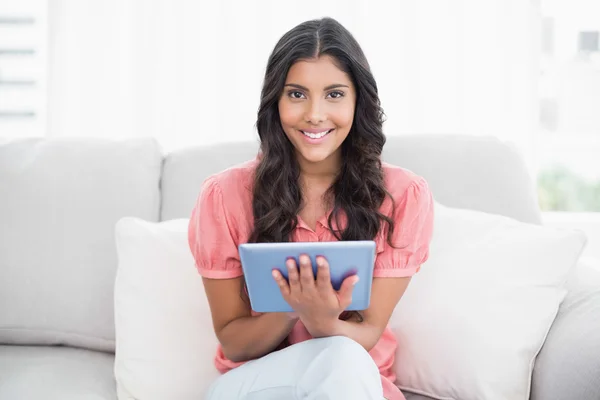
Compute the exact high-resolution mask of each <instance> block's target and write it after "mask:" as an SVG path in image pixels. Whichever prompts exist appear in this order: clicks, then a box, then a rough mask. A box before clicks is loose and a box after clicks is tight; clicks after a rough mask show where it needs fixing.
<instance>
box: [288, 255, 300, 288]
mask: <svg viewBox="0 0 600 400" xmlns="http://www.w3.org/2000/svg"><path fill="white" fill-rule="evenodd" d="M285 265H286V266H287V269H288V282H289V284H290V291H291V292H292V293H300V292H301V291H302V289H301V286H300V275H299V273H298V267H297V266H296V261H295V260H294V259H293V258H289V259H288V260H287V261H286V262H285Z"/></svg>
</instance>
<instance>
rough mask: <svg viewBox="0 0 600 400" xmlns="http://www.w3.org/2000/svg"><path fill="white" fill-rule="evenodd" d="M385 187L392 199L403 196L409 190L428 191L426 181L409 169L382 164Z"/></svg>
mask: <svg viewBox="0 0 600 400" xmlns="http://www.w3.org/2000/svg"><path fill="white" fill-rule="evenodd" d="M381 164H382V168H383V179H384V183H385V187H386V189H387V190H388V192H390V194H391V195H392V196H393V197H394V198H399V197H401V196H403V195H404V194H405V193H406V192H407V191H408V189H409V188H411V187H413V188H414V187H416V188H419V189H428V185H427V181H426V180H425V178H423V177H422V176H420V175H418V174H416V173H415V172H413V171H411V170H410V169H407V168H403V167H400V166H398V165H393V164H390V163H386V162H382V163H381Z"/></svg>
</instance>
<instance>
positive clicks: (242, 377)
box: [207, 336, 383, 400]
mask: <svg viewBox="0 0 600 400" xmlns="http://www.w3.org/2000/svg"><path fill="white" fill-rule="evenodd" d="M351 398H360V399H365V400H368V399H376V400H380V399H382V398H383V394H382V388H381V379H380V376H379V371H378V369H377V366H376V365H375V363H374V362H373V359H372V358H371V356H370V355H369V353H368V352H367V351H366V350H365V349H363V348H362V346H360V345H359V344H358V343H356V342H354V341H353V340H352V339H349V338H345V337H341V336H336V337H328V338H320V339H311V340H307V341H305V342H302V343H298V344H295V345H292V346H290V347H288V348H286V349H283V350H280V351H277V352H273V353H271V354H268V355H266V356H264V357H262V358H260V359H257V360H252V361H249V362H247V363H245V364H243V365H241V366H240V367H237V368H235V369H233V370H231V371H229V372H227V373H226V374H224V375H222V376H221V377H219V378H218V379H217V380H216V381H215V382H214V383H213V385H212V386H211V388H210V390H209V394H208V396H207V399H208V400H216V399H232V400H234V399H239V400H242V399H243V400H258V399H260V400H270V399H277V400H279V399H306V400H313V399H314V400H325V399H331V400H334V399H336V400H337V399H351Z"/></svg>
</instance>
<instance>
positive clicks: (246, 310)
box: [189, 18, 433, 400]
mask: <svg viewBox="0 0 600 400" xmlns="http://www.w3.org/2000/svg"><path fill="white" fill-rule="evenodd" d="M382 124H383V111H382V109H381V106H380V101H379V95H378V90H377V84H376V82H375V79H374V77H373V75H372V73H371V70H370V67H369V64H368V62H367V60H366V58H365V55H364V54H363V52H362V50H361V48H360V46H359V44H358V43H357V42H356V40H355V39H354V37H353V36H352V35H351V34H350V32H348V31H347V30H346V29H345V28H344V27H343V26H342V25H341V24H339V23H338V22H337V21H336V20H334V19H331V18H323V19H320V20H311V21H307V22H305V23H302V24H300V25H298V26H296V27H295V28H293V29H292V30H290V31H289V32H287V33H286V34H284V35H283V37H282V38H281V39H280V40H279V42H278V43H277V44H276V46H275V49H274V50H273V52H272V54H271V56H270V57H269V60H268V63H267V70H266V73H265V79H264V84H263V89H262V96H261V102H260V107H259V111H258V120H257V123H256V126H257V130H258V134H259V137H260V152H259V154H258V155H257V157H256V159H253V160H249V161H247V162H245V163H243V164H240V165H237V166H235V167H232V168H229V169H227V170H225V171H222V172H220V173H217V174H214V175H212V176H210V177H209V178H207V179H206V180H205V182H204V183H203V186H202V190H201V193H200V196H199V198H198V202H197V204H196V207H194V210H193V213H192V216H191V218H190V228H189V243H190V248H191V250H192V253H193V254H194V258H195V260H196V264H197V267H198V269H199V272H200V274H201V275H202V277H203V282H204V286H205V290H206V295H207V298H208V302H209V304H210V308H211V315H212V320H213V325H214V329H215V333H216V336H217V338H218V339H219V342H220V346H219V348H218V350H217V357H216V358H215V363H216V366H217V368H218V369H219V371H221V372H224V373H225V374H224V375H223V376H222V377H221V378H219V379H218V380H217V381H216V382H215V383H214V384H213V386H212V387H211V390H210V393H209V395H208V398H209V399H211V400H212V399H224V398H227V399H250V398H260V399H282V398H297V397H298V396H300V397H304V396H307V397H308V398H324V399H325V398H326V399H350V398H360V399H377V400H381V398H382V397H385V398H387V399H393V400H398V399H403V398H404V396H403V395H402V393H401V392H400V389H399V388H398V387H396V386H395V384H394V381H395V378H396V377H395V374H394V358H395V353H396V347H397V343H396V338H395V336H394V334H393V333H392V331H391V329H390V328H389V326H388V321H389V319H390V316H391V315H392V312H393V310H394V308H395V307H396V304H397V303H398V302H399V301H400V298H401V297H402V295H403V293H404V291H405V290H406V287H407V286H408V284H409V282H410V279H411V276H412V275H413V274H415V273H416V272H417V271H418V270H419V268H420V266H421V264H422V263H423V262H425V261H426V260H427V258H428V254H429V242H430V240H431V237H432V233H433V197H432V194H431V192H430V191H429V187H428V185H427V182H426V181H425V180H424V179H423V178H422V177H420V176H417V175H415V174H414V173H412V172H411V171H408V170H405V169H402V168H400V167H397V166H393V165H390V164H386V163H383V162H382V161H381V153H382V150H383V146H384V144H385V136H384V134H383V130H382ZM339 240H347V241H351V240H352V241H355V240H373V241H375V243H376V258H375V265H374V269H373V281H372V282H369V284H371V299H370V305H369V308H368V309H366V310H362V311H360V312H356V311H351V312H347V311H346V308H347V304H349V303H348V302H349V301H350V300H351V296H352V291H353V287H354V286H353V284H354V283H356V278H357V277H356V276H354V275H352V276H349V277H347V278H346V279H345V280H344V281H343V282H342V284H341V287H340V289H339V290H335V289H334V288H333V287H332V285H331V282H330V279H328V278H327V277H329V276H330V275H329V261H328V260H326V259H324V258H321V257H319V258H317V263H318V268H317V271H318V272H317V274H316V276H315V275H314V274H313V272H312V271H313V266H312V265H311V264H310V260H309V259H307V257H305V256H303V255H300V257H299V260H300V265H295V263H292V264H289V265H288V268H289V270H288V277H289V282H287V281H286V280H285V279H284V278H283V277H282V276H281V275H280V274H277V273H275V274H274V275H273V279H274V280H275V281H276V282H277V283H278V285H279V288H280V290H281V292H282V294H283V295H284V298H285V299H286V301H287V302H288V304H289V305H290V306H291V308H292V309H293V310H294V312H292V313H276V312H275V313H264V314H259V313H256V312H254V311H253V310H252V309H251V308H250V302H249V300H248V297H247V291H246V287H245V281H244V276H243V270H242V268H241V263H240V257H239V252H238V250H237V249H238V246H239V245H240V244H242V243H264V242H289V241H293V242H331V241H339ZM265 267H266V268H268V267H269V266H265ZM250 360H253V362H250V363H247V361H250ZM357 360H360V361H358V362H356V361H357Z"/></svg>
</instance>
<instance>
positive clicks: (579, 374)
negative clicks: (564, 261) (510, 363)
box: [531, 259, 600, 400]
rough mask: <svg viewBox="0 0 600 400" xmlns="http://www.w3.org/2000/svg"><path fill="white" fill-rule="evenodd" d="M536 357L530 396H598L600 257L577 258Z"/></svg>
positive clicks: (551, 399)
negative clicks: (563, 298)
mask: <svg viewBox="0 0 600 400" xmlns="http://www.w3.org/2000/svg"><path fill="white" fill-rule="evenodd" d="M568 289H569V293H568V294H567V296H566V297H565V300H564V301H563V303H562V304H561V306H560V310H559V312H558V315H557V316H556V320H555V321H554V324H553V325H552V329H551V330H550V333H549V334H548V337H547V338H546V342H545V343H544V347H543V348H542V351H541V352H540V354H539V355H538V357H537V360H536V362H535V369H534V373H533V383H532V392H531V399H532V400H560V399H577V400H597V399H600V261H596V265H595V266H594V265H592V264H591V262H590V263H589V264H588V262H586V260H583V259H582V260H580V262H579V264H578V268H577V269H576V270H575V274H574V276H572V278H571V279H570V281H569V285H568Z"/></svg>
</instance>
